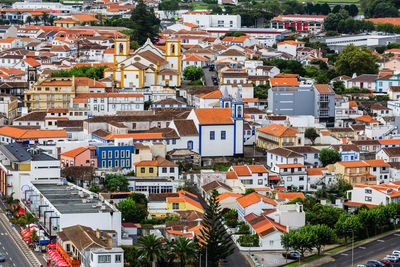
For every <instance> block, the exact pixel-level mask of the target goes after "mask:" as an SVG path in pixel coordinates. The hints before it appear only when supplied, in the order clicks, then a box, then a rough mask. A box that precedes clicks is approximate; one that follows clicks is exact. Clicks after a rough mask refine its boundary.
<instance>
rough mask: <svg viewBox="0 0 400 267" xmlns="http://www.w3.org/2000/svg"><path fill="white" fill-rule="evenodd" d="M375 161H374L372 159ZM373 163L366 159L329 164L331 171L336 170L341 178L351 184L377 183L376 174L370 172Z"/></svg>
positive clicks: (336, 173)
mask: <svg viewBox="0 0 400 267" xmlns="http://www.w3.org/2000/svg"><path fill="white" fill-rule="evenodd" d="M372 162H374V161H372ZM370 167H371V164H369V163H367V162H365V161H342V162H336V163H335V164H331V165H328V171H329V172H335V175H336V176H337V177H338V178H339V179H343V180H345V181H346V182H348V183H349V184H352V185H353V184H365V185H374V184H377V182H376V176H375V175H372V174H371V173H370Z"/></svg>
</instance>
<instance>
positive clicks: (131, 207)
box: [118, 198, 147, 223]
mask: <svg viewBox="0 0 400 267" xmlns="http://www.w3.org/2000/svg"><path fill="white" fill-rule="evenodd" d="M118 209H119V210H120V211H121V216H122V219H123V220H124V221H125V222H132V223H141V222H142V221H143V220H144V219H145V218H146V216H147V210H146V209H144V208H143V207H142V206H140V205H137V204H136V202H135V201H134V200H133V199H131V198H127V199H125V200H122V201H121V202H119V203H118Z"/></svg>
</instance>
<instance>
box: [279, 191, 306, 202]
mask: <svg viewBox="0 0 400 267" xmlns="http://www.w3.org/2000/svg"><path fill="white" fill-rule="evenodd" d="M298 197H299V198H301V199H304V198H305V197H304V194H303V193H301V192H300V193H298V192H287V193H276V198H277V199H283V200H286V199H287V200H289V201H292V200H293V199H295V198H298Z"/></svg>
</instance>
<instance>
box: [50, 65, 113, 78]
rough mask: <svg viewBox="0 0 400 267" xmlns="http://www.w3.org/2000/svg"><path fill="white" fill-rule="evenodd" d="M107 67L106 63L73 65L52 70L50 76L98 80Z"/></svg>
mask: <svg viewBox="0 0 400 267" xmlns="http://www.w3.org/2000/svg"><path fill="white" fill-rule="evenodd" d="M106 68H107V66H106V65H104V66H97V67H91V66H80V67H73V68H72V69H69V70H60V71H57V72H53V73H52V74H51V77H72V76H75V77H88V78H90V79H96V80H100V79H103V78H104V70H105V69H106Z"/></svg>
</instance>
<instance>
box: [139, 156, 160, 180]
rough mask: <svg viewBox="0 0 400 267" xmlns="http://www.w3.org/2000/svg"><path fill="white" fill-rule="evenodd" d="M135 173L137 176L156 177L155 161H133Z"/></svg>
mask: <svg viewBox="0 0 400 267" xmlns="http://www.w3.org/2000/svg"><path fill="white" fill-rule="evenodd" d="M135 174H136V176H137V177H157V176H158V168H157V161H156V160H143V161H140V162H137V163H135Z"/></svg>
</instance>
